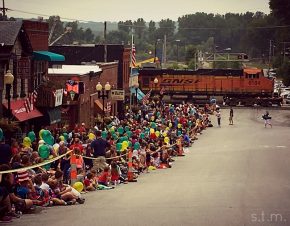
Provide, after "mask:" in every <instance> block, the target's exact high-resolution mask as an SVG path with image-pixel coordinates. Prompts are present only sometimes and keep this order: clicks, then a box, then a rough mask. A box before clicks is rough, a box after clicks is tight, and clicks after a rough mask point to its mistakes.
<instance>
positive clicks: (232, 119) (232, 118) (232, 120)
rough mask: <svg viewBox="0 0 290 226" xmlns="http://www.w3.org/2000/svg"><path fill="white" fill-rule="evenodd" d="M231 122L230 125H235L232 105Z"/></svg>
mask: <svg viewBox="0 0 290 226" xmlns="http://www.w3.org/2000/svg"><path fill="white" fill-rule="evenodd" d="M229 123H230V124H229V125H234V110H233V108H232V107H231V108H230V117H229Z"/></svg>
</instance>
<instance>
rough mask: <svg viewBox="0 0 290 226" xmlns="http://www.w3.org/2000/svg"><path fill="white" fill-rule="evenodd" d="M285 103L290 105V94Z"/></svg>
mask: <svg viewBox="0 0 290 226" xmlns="http://www.w3.org/2000/svg"><path fill="white" fill-rule="evenodd" d="M285 103H286V104H290V94H288V95H287V96H286V98H285Z"/></svg>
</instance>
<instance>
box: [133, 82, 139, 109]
mask: <svg viewBox="0 0 290 226" xmlns="http://www.w3.org/2000/svg"><path fill="white" fill-rule="evenodd" d="M134 86H135V91H136V107H137V106H138V88H139V83H138V82H137V83H136V84H135V85H134Z"/></svg>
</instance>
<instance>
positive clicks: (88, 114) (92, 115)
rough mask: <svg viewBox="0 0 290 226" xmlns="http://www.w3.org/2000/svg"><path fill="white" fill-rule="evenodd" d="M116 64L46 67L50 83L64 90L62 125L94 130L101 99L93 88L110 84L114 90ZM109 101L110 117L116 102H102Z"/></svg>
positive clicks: (113, 113) (115, 84)
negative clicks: (61, 86) (54, 83)
mask: <svg viewBox="0 0 290 226" xmlns="http://www.w3.org/2000/svg"><path fill="white" fill-rule="evenodd" d="M117 72H118V62H110V63H100V64H97V65H96V64H95V65H63V66H62V67H59V68H49V71H48V76H49V80H50V81H53V82H58V83H59V84H61V85H63V86H64V87H65V93H66V95H65V96H64V97H63V104H62V111H61V112H62V113H61V118H62V123H63V124H66V125H70V127H71V128H73V127H74V125H75V124H79V123H85V124H86V125H87V126H88V127H93V126H94V125H95V122H96V117H98V116H101V114H102V111H103V104H102V100H100V99H98V95H97V91H96V85H97V83H98V82H100V83H101V84H102V85H103V86H104V85H105V84H106V82H109V83H110V85H111V86H112V88H114V87H117V75H118V73H117ZM108 101H111V106H112V110H111V113H110V115H116V114H117V102H116V101H113V100H111V99H110V98H109V99H106V100H105V106H106V104H107V102H108Z"/></svg>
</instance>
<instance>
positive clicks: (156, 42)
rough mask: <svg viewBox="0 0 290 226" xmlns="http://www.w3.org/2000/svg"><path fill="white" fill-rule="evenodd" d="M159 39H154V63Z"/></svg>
mask: <svg viewBox="0 0 290 226" xmlns="http://www.w3.org/2000/svg"><path fill="white" fill-rule="evenodd" d="M160 40H161V39H156V41H155V46H154V48H155V49H154V63H156V55H157V44H158V42H159V41H160Z"/></svg>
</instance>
